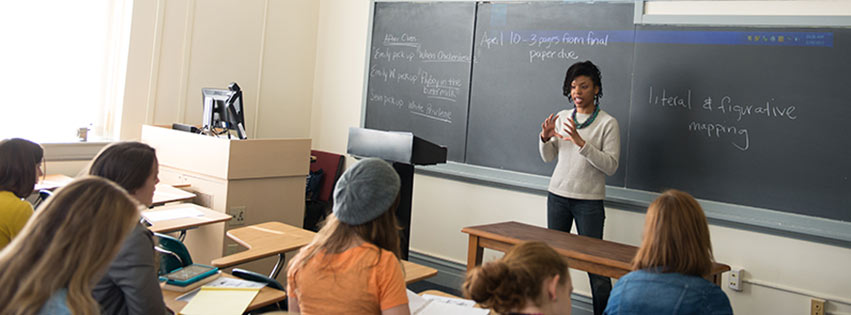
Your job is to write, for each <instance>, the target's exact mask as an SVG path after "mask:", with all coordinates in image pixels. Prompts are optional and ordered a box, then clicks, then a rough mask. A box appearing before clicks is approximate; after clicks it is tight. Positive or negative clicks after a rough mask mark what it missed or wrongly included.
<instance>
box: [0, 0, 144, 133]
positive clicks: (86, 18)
mask: <svg viewBox="0 0 851 315" xmlns="http://www.w3.org/2000/svg"><path fill="white" fill-rule="evenodd" d="M132 8H133V2H132V0H87V1H67V0H36V1H4V2H3V3H2V4H0V12H2V13H0V29H2V32H0V42H2V43H3V45H2V47H3V53H2V58H0V69H2V70H0V115H2V117H3V119H2V120H0V124H2V126H0V138H9V137H22V138H27V139H30V140H33V141H37V142H72V141H76V133H77V131H78V130H79V129H80V128H90V131H89V132H88V135H89V137H90V138H107V139H108V138H110V136H111V134H112V130H113V129H116V128H117V127H118V126H116V124H117V123H116V122H117V120H118V118H119V117H120V111H121V105H122V102H123V100H122V99H123V95H124V79H125V73H126V68H127V49H128V46H129V37H130V36H129V35H130V17H131V14H132Z"/></svg>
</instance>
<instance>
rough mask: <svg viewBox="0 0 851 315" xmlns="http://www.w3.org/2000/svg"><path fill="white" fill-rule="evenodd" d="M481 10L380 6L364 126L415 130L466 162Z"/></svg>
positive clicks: (463, 5)
mask: <svg viewBox="0 0 851 315" xmlns="http://www.w3.org/2000/svg"><path fill="white" fill-rule="evenodd" d="M475 10H476V3H474V2H455V3H437V2H424V3H399V2H393V3H391V2H379V3H376V4H375V12H374V18H373V30H372V45H371V46H370V50H369V69H368V75H369V83H368V88H367V95H366V118H365V124H364V125H365V127H367V128H373V129H380V130H390V131H411V132H413V133H414V134H415V135H417V136H418V137H420V138H423V139H425V140H428V141H430V142H433V143H438V144H440V145H443V146H446V147H447V149H448V158H449V160H451V161H457V162H463V161H464V152H465V144H466V142H465V141H466V139H465V135H466V132H467V109H468V104H469V97H468V95H469V92H470V65H471V63H472V62H471V61H472V57H471V56H472V45H473V21H474V19H475Z"/></svg>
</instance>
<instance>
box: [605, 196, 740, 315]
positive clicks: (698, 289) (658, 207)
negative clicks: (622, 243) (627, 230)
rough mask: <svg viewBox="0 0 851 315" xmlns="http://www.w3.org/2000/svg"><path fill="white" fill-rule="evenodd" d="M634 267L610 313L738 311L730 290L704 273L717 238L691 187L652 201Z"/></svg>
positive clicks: (609, 307)
mask: <svg viewBox="0 0 851 315" xmlns="http://www.w3.org/2000/svg"><path fill="white" fill-rule="evenodd" d="M632 267H633V270H635V271H633V272H630V273H628V274H627V275H625V276H623V277H622V278H620V280H618V282H617V284H616V285H615V287H614V289H613V290H612V296H611V297H610V298H609V304H608V305H607V306H606V311H605V314H610V315H616V314H733V310H732V308H731V307H730V301H729V300H728V299H727V295H725V294H724V292H723V291H721V288H719V287H718V286H717V285H715V284H713V283H712V282H709V281H707V280H706V279H704V278H703V277H704V276H706V275H708V274H709V273H710V271H711V270H712V244H711V242H710V240H709V227H708V225H707V223H706V216H705V215H704V214H703V209H701V208H700V205H699V204H698V203H697V201H696V200H694V198H693V197H692V196H691V195H689V194H688V193H685V192H682V191H679V190H668V191H666V192H664V193H662V195H661V196H659V198H656V200H655V201H653V203H651V204H650V207H648V208H647V216H646V218H645V220H644V239H643V240H642V241H641V246H640V247H639V248H638V253H637V254H636V255H635V258H634V259H633V261H632Z"/></svg>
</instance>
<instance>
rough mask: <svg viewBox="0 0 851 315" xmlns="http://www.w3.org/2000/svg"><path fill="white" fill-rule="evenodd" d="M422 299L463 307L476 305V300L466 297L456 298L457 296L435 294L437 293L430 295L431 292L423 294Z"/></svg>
mask: <svg viewBox="0 0 851 315" xmlns="http://www.w3.org/2000/svg"><path fill="white" fill-rule="evenodd" d="M423 299H426V300H430V301H436V302H440V303H443V304H453V305H458V306H464V307H476V301H473V300H467V299H458V298H451V297H445V296H437V295H431V294H423Z"/></svg>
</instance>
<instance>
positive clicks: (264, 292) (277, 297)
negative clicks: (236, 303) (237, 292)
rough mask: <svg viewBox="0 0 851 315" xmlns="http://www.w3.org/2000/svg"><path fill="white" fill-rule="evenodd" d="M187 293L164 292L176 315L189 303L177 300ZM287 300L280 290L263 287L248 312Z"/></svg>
mask: <svg viewBox="0 0 851 315" xmlns="http://www.w3.org/2000/svg"><path fill="white" fill-rule="evenodd" d="M221 276H222V277H228V278H236V277H234V276H232V275H230V274H226V273H222V274H221ZM186 293H187V292H176V291H169V290H163V300H164V301H165V305H166V306H167V307H168V308H169V309H170V310H172V311H174V312H175V314H177V313H179V312H180V311H181V310H182V309H183V308H184V307H185V306H186V304H187V303H188V302H184V301H178V300H175V299H176V298H177V297H179V296H181V295H184V294H186ZM286 298H287V293H286V292H284V291H280V290H275V289H272V288H270V287H263V288H262V289H260V292H259V293H257V296H255V297H254V300H253V301H251V304H249V305H248V308H247V309H246V311H251V310H256V309H258V308H261V307H264V306H266V305H271V304H273V303H277V302H280V301H283V300H285V299H286Z"/></svg>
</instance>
